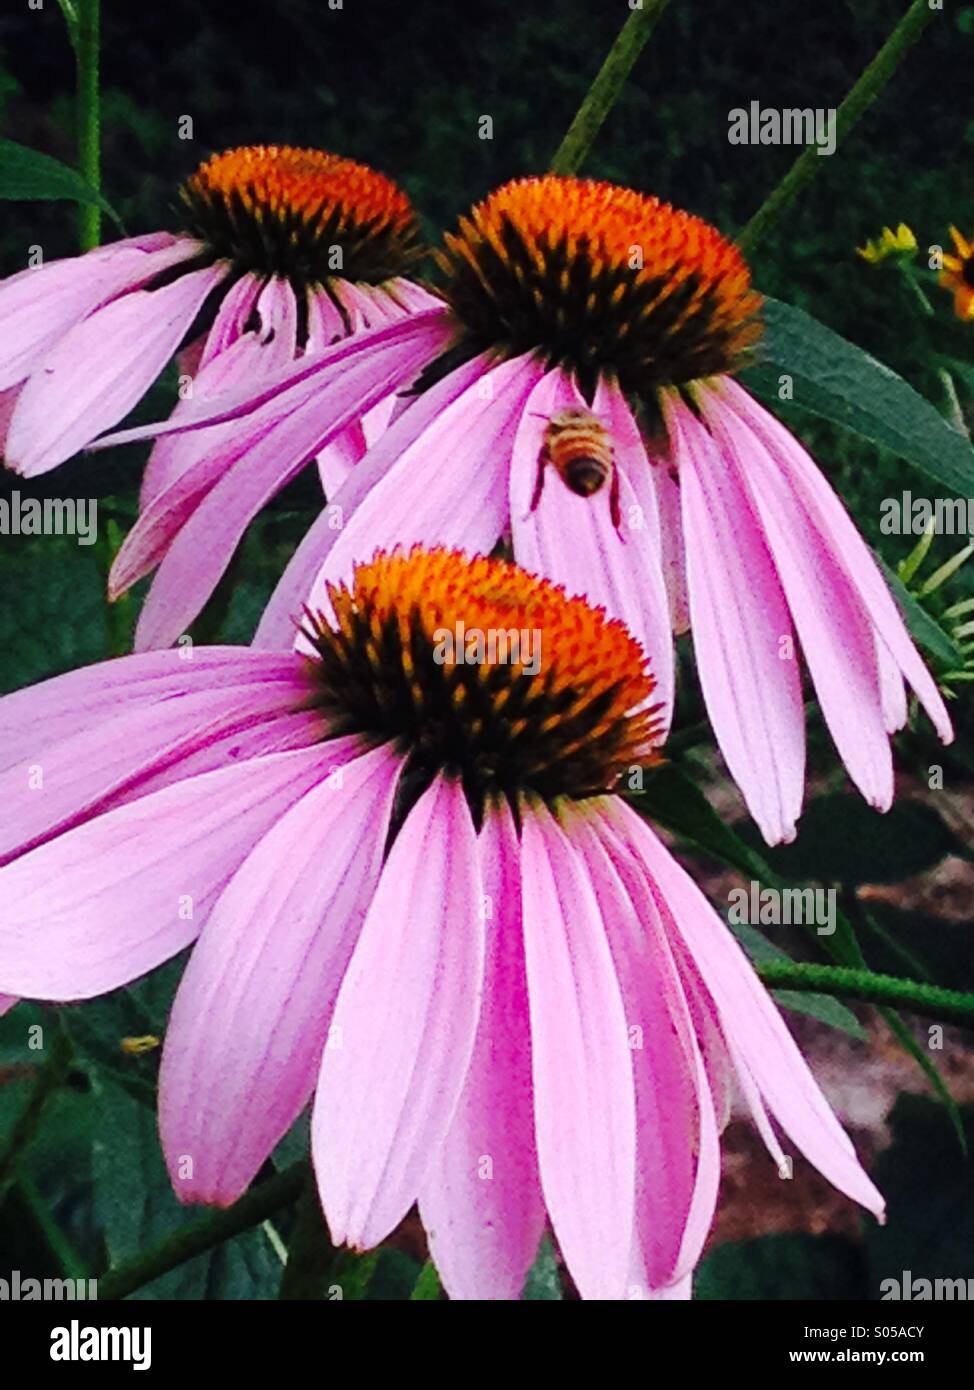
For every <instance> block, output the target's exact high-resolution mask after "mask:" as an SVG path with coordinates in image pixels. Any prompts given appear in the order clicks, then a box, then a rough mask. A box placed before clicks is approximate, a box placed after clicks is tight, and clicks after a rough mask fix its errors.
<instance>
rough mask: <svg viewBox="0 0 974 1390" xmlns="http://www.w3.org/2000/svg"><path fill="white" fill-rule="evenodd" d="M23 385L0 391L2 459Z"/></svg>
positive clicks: (0, 446) (0, 443)
mask: <svg viewBox="0 0 974 1390" xmlns="http://www.w3.org/2000/svg"><path fill="white" fill-rule="evenodd" d="M23 389H24V388H23V385H22V384H21V385H19V386H10V387H8V388H7V390H6V391H0V459H2V458H4V457H5V455H6V451H7V435H8V434H9V433H10V421H11V420H12V419H13V416H14V411H15V410H16V408H17V401H18V400H19V399H20V393H21V391H22V390H23Z"/></svg>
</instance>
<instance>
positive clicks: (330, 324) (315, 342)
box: [305, 290, 348, 354]
mask: <svg viewBox="0 0 974 1390" xmlns="http://www.w3.org/2000/svg"><path fill="white" fill-rule="evenodd" d="M347 336H348V330H347V329H346V327H345V320H344V319H343V318H342V316H341V311H340V310H339V308H338V306H337V305H336V303H335V301H334V300H333V299H332V297H331V295H330V294H329V293H328V291H327V290H318V291H314V290H309V291H308V342H307V347H306V349H305V351H306V352H308V353H312V354H313V353H318V352H324V351H325V349H326V348H329V347H331V346H332V344H333V343H340V342H341V340H342V339H343V338H345V337H347Z"/></svg>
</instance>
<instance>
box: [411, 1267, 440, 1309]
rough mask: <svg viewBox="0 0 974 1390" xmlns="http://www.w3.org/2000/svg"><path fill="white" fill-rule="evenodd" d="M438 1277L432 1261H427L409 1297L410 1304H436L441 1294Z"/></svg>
mask: <svg viewBox="0 0 974 1390" xmlns="http://www.w3.org/2000/svg"><path fill="white" fill-rule="evenodd" d="M441 1292H442V1290H441V1288H440V1276H439V1275H438V1274H437V1272H436V1267H435V1265H434V1264H433V1261H432V1260H427V1261H426V1263H425V1264H424V1265H423V1268H422V1270H421V1271H420V1275H419V1278H418V1279H417V1280H416V1283H415V1284H414V1286H413V1291H412V1293H411V1294H410V1295H409V1300H410V1302H411V1303H429V1302H436V1301H437V1300H438V1299H439V1297H440V1294H441Z"/></svg>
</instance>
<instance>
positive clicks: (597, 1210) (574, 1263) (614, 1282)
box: [521, 801, 636, 1299]
mask: <svg viewBox="0 0 974 1390" xmlns="http://www.w3.org/2000/svg"><path fill="white" fill-rule="evenodd" d="M521 810H522V815H521V822H522V831H521V833H522V848H521V873H522V877H521V900H522V904H523V908H522V911H523V919H524V954H525V962H526V967H527V978H528V999H529V1004H530V1015H531V1066H532V1077H533V1089H534V1106H535V1126H536V1132H537V1145H538V1162H539V1167H540V1171H541V1188H542V1191H543V1192H544V1197H545V1205H546V1206H547V1208H548V1213H549V1215H550V1217H551V1222H552V1225H553V1226H554V1229H555V1235H556V1236H557V1237H558V1244H559V1245H560V1247H561V1251H562V1254H563V1255H564V1257H565V1261H566V1263H567V1265H568V1268H569V1270H570V1272H571V1275H572V1278H573V1279H574V1280H575V1283H576V1285H577V1286H578V1289H579V1292H580V1293H581V1295H582V1297H583V1298H609V1299H621V1298H624V1297H625V1294H626V1288H627V1280H628V1275H629V1264H630V1253H631V1249H632V1233H633V1220H634V1192H635V1149H636V1126H635V1102H634V1090H633V1072H632V1062H631V1058H630V1053H629V1047H628V1038H627V1032H626V1014H625V1008H624V1006H623V1001H622V996H621V993H620V990H619V981H618V978H617V975H616V970H615V965H614V962H613V959H612V953H611V951H610V949H609V945H608V942H607V940H606V935H605V930H604V927H603V925H602V921H601V917H600V912H599V904H598V900H597V899H596V897H595V894H594V892H593V890H592V886H591V883H590V882H589V880H588V876H587V874H586V872H585V868H584V865H583V864H582V862H581V860H580V859H579V857H578V855H577V854H576V852H575V850H574V849H573V847H572V845H571V844H570V842H569V841H568V839H567V838H566V836H565V835H564V833H563V832H562V830H561V829H560V827H559V826H558V824H557V823H556V822H555V821H554V819H553V818H552V816H551V814H550V812H548V811H547V809H545V807H544V806H543V805H542V804H541V803H540V802H534V803H529V802H527V801H522V803H521Z"/></svg>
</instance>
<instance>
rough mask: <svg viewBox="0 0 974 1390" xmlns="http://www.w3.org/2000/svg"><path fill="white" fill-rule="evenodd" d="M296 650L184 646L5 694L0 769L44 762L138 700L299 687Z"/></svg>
mask: <svg viewBox="0 0 974 1390" xmlns="http://www.w3.org/2000/svg"><path fill="white" fill-rule="evenodd" d="M295 670H296V668H295V664H294V661H293V658H291V657H290V656H277V655H272V654H269V653H260V654H258V653H257V652H255V651H253V649H252V648H250V647H217V646H213V647H183V648H180V650H179V651H166V652H147V653H145V654H144V655H138V656H122V657H117V658H116V659H115V660H113V661H100V662H96V663H95V664H94V665H92V666H83V667H81V668H80V669H79V670H77V671H68V672H67V673H66V674H65V675H63V676H54V677H52V678H51V679H50V680H46V681H41V683H40V684H39V685H32V686H28V687H25V688H24V689H23V690H16V691H14V692H13V694H11V695H5V696H4V697H3V699H2V700H0V771H7V770H9V769H10V768H12V767H16V766H17V765H18V764H21V763H22V764H25V765H26V764H28V763H32V762H35V761H37V759H38V757H39V755H41V754H42V753H43V752H44V750H45V749H47V748H49V747H51V745H52V744H54V743H56V742H58V741H60V740H61V739H65V738H70V737H71V736H72V734H76V733H79V732H81V731H82V730H84V729H87V728H90V727H92V726H93V725H94V724H96V723H98V722H100V721H101V720H103V719H105V718H107V717H110V716H111V715H112V714H122V713H124V712H125V710H126V708H130V707H131V705H132V703H133V702H145V704H146V706H148V705H149V704H150V703H153V702H155V701H159V700H166V699H173V698H175V697H177V696H180V695H184V694H187V693H191V692H192V691H194V690H197V689H198V688H199V687H200V685H205V686H206V687H207V688H208V689H216V688H218V687H220V686H228V685H229V686H233V685H240V684H245V683H247V682H248V681H253V682H254V683H259V684H261V685H264V686H267V685H269V684H271V683H273V682H279V683H282V686H283V688H284V689H285V691H290V690H292V689H293V688H294V683H295Z"/></svg>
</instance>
